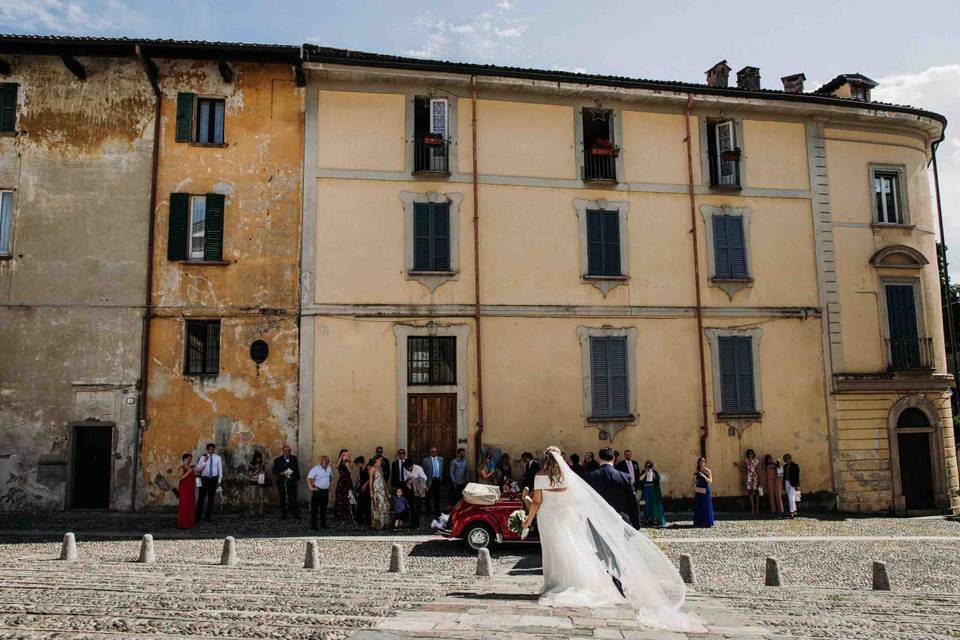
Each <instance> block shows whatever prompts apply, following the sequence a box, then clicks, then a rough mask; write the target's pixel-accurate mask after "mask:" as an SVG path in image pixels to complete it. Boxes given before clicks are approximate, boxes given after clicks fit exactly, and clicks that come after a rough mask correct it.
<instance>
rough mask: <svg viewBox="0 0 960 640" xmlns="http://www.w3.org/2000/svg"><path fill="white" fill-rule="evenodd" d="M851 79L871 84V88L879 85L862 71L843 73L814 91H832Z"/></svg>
mask: <svg viewBox="0 0 960 640" xmlns="http://www.w3.org/2000/svg"><path fill="white" fill-rule="evenodd" d="M850 81H853V82H862V83H863V84H865V85H868V86H870V88H873V87H875V86H877V82H876V81H874V80H871V79H870V78H868V77H867V76H865V75H863V74H862V73H841V74H840V75H838V76H837V77H836V78H834V79H833V80H831V81H830V82H828V83H827V84H825V85H823V86H822V87H820V88H819V89H817V90H816V91H814V93H832V92H834V91H836V90H837V88H839V87H840V86H841V85H842V84H843V83H845V82H850Z"/></svg>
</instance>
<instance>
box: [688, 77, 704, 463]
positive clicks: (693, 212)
mask: <svg viewBox="0 0 960 640" xmlns="http://www.w3.org/2000/svg"><path fill="white" fill-rule="evenodd" d="M692 106H693V94H692V93H688V94H687V105H686V106H685V107H684V108H683V119H684V123H685V124H686V127H687V140H686V142H687V193H688V195H689V196H690V238H691V239H692V240H693V290H694V291H695V292H696V300H697V307H696V308H697V346H698V347H699V351H700V401H701V402H700V404H701V408H702V411H703V415H702V416H701V420H702V423H701V425H700V455H701V456H703V457H704V458H706V457H707V433H708V428H709V427H708V425H709V424H710V422H709V416H708V412H707V368H706V364H705V362H706V361H705V358H704V353H703V301H702V300H701V299H700V247H699V244H698V243H697V203H696V198H695V197H694V193H693V149H692V144H693V142H692V140H691V136H690V107H692Z"/></svg>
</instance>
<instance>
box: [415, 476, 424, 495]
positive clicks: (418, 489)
mask: <svg viewBox="0 0 960 640" xmlns="http://www.w3.org/2000/svg"><path fill="white" fill-rule="evenodd" d="M413 495H415V496H417V497H418V498H425V497H426V496H427V482H426V481H425V480H424V479H423V478H414V479H413Z"/></svg>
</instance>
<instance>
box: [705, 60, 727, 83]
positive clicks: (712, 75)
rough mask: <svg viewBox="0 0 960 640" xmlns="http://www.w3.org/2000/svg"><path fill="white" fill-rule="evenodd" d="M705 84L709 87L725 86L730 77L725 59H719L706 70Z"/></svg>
mask: <svg viewBox="0 0 960 640" xmlns="http://www.w3.org/2000/svg"><path fill="white" fill-rule="evenodd" d="M706 74H707V84H708V85H710V86H711V87H726V86H727V80H728V79H729V78H730V67H728V66H727V61H726V60H721V61H720V62H718V63H717V64H715V65H713V66H712V67H710V68H709V69H707V71H706Z"/></svg>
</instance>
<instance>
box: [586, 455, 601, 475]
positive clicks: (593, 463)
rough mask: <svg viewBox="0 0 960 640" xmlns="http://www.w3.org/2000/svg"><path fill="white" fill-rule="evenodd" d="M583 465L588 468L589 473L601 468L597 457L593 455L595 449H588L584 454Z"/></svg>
mask: <svg viewBox="0 0 960 640" xmlns="http://www.w3.org/2000/svg"><path fill="white" fill-rule="evenodd" d="M583 466H584V468H585V469H586V470H587V473H591V472H593V471H596V470H597V469H599V468H600V463H599V462H597V459H596V458H595V457H594V455H593V451H587V452H586V453H585V454H583Z"/></svg>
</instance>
